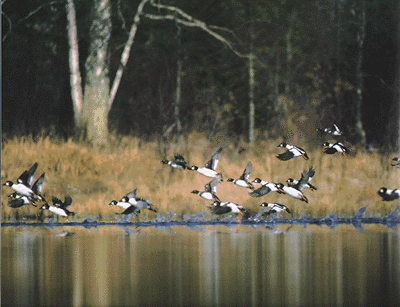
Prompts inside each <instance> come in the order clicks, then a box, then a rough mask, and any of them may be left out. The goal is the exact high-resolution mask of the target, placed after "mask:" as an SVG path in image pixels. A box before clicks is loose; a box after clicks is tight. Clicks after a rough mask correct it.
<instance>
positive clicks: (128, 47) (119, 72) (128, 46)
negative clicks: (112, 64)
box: [108, 0, 149, 110]
mask: <svg viewBox="0 0 400 307" xmlns="http://www.w3.org/2000/svg"><path fill="white" fill-rule="evenodd" d="M147 2H149V0H142V1H141V2H140V3H139V6H138V9H137V11H136V15H135V18H134V19H133V24H132V27H131V30H130V31H129V37H128V41H127V42H126V44H125V48H124V50H123V51H122V55H121V63H120V66H119V68H118V70H117V73H116V74H115V78H114V82H113V84H112V87H111V91H110V99H109V100H108V109H109V110H110V109H111V106H112V104H113V102H114V99H115V96H116V95H117V91H118V87H119V84H120V83H121V78H122V74H123V72H124V69H125V66H126V63H128V59H129V53H130V51H131V48H132V45H133V41H134V39H135V35H136V31H137V27H138V24H139V22H140V15H141V14H142V11H143V8H144V5H145V4H146V3H147Z"/></svg>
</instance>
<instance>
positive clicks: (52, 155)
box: [1, 133, 400, 221]
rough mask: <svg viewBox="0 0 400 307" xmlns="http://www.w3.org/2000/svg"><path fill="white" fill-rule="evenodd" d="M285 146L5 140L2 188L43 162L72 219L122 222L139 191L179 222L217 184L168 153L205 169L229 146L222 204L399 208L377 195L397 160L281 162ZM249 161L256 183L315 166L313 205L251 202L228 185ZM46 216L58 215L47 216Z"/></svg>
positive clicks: (313, 210)
mask: <svg viewBox="0 0 400 307" xmlns="http://www.w3.org/2000/svg"><path fill="white" fill-rule="evenodd" d="M239 144H241V145H243V144H244V143H243V142H239ZM278 144H279V141H270V142H264V143H262V144H258V145H257V146H256V147H254V148H248V149H247V150H246V151H244V152H243V153H241V154H239V153H238V150H237V148H234V147H233V145H232V142H231V141H230V140H229V139H227V138H224V137H216V138H215V139H214V140H213V141H212V143H211V142H209V141H207V140H206V138H205V137H204V136H203V135H201V134H198V133H192V134H191V135H190V136H189V137H188V139H187V141H186V142H185V144H183V145H179V146H178V145H174V144H169V145H168V147H165V145H160V144H159V143H157V142H146V143H145V142H142V141H140V140H139V139H136V138H133V137H122V138H118V139H117V138H114V139H113V141H111V142H110V146H109V147H108V148H102V149H95V148H93V147H91V146H90V145H87V144H83V143H76V142H74V141H72V140H69V141H67V142H64V141H56V140H51V139H49V138H47V137H43V138H39V139H38V140H32V138H30V137H22V138H13V139H6V140H3V145H2V161H1V179H2V183H4V182H5V181H6V180H11V181H13V180H16V178H18V176H19V175H20V174H21V173H22V172H23V171H24V170H26V169H28V168H29V167H30V166H31V165H32V164H33V163H34V162H36V161H37V162H38V163H39V167H38V169H37V171H36V174H35V178H37V177H38V176H39V175H40V174H41V173H42V172H46V179H45V187H44V196H45V197H46V198H47V200H48V201H51V196H53V195H54V196H56V197H58V198H61V199H63V198H64V196H65V195H70V196H71V197H72V199H73V204H72V207H71V211H74V212H75V214H76V216H75V217H70V218H69V220H80V219H82V218H84V217H94V218H99V219H100V218H101V219H103V220H104V219H112V220H113V219H114V220H115V218H116V217H115V213H119V212H121V211H122V210H121V209H120V208H118V207H115V206H109V205H108V204H109V203H110V201H111V200H113V199H115V200H118V199H119V198H121V197H122V196H123V195H124V194H126V193H127V192H128V191H130V190H132V189H134V188H137V189H138V194H137V195H138V196H139V197H143V198H147V199H150V200H151V201H152V203H153V204H154V205H155V206H156V207H157V208H158V210H159V213H160V214H166V213H167V212H168V211H169V210H170V209H171V210H172V211H173V212H174V213H176V215H177V217H178V218H179V217H182V216H183V215H185V214H193V213H199V212H201V211H204V210H205V209H206V208H207V206H208V205H209V202H207V201H206V200H204V199H202V198H200V197H199V196H197V195H194V194H192V193H190V192H191V191H192V190H193V189H198V190H202V189H203V187H204V184H205V183H207V182H208V181H209V180H210V179H209V178H207V177H204V176H202V175H200V174H198V173H196V172H192V171H188V170H186V171H179V170H172V169H171V168H170V167H169V166H166V165H163V164H161V163H160V161H161V160H162V159H163V158H165V157H164V155H163V152H165V153H166V158H172V157H173V155H174V153H181V154H183V155H184V157H185V158H186V159H187V160H188V161H189V164H190V165H193V164H195V165H199V166H202V165H204V163H205V162H206V161H207V160H208V159H209V158H210V157H211V155H212V154H213V153H214V152H215V150H216V149H218V148H219V147H220V146H222V147H224V151H223V153H222V156H221V160H220V162H219V165H218V167H217V169H218V170H219V171H221V172H222V173H223V175H224V179H225V181H224V182H222V183H221V184H220V185H219V186H218V196H219V197H220V199H221V200H223V201H225V200H229V201H233V202H236V203H239V204H241V205H243V206H244V207H245V208H246V209H248V210H249V211H251V212H253V213H255V212H257V211H259V210H260V204H261V202H263V201H267V202H278V203H282V204H286V205H287V206H288V207H289V208H290V209H291V210H292V211H293V212H294V216H295V217H299V216H301V215H304V214H307V215H309V216H312V217H324V216H326V215H330V214H333V213H336V214H338V215H339V216H341V217H350V216H352V215H353V214H354V212H355V211H357V209H358V208H360V207H362V206H366V205H368V210H367V214H368V215H370V216H383V215H386V214H387V213H389V212H390V211H392V210H394V209H395V208H397V207H398V203H397V202H383V201H382V200H381V199H380V197H379V196H378V195H377V191H378V190H379V189H380V188H381V187H382V186H386V187H388V188H399V180H398V176H399V172H400V170H399V169H396V168H394V167H391V166H390V163H389V162H390V159H391V158H392V157H391V156H382V155H379V154H378V153H363V152H361V151H359V152H358V153H357V155H356V156H355V157H343V156H341V155H339V154H336V155H326V154H323V153H322V148H318V149H315V150H312V151H310V150H307V152H308V155H309V156H310V160H309V161H305V160H303V159H301V158H299V159H295V160H290V161H287V162H282V161H280V160H278V159H277V158H276V157H275V156H276V154H278V153H280V152H282V149H280V148H277V145H278ZM298 145H300V144H298ZM244 147H245V146H244ZM302 147H303V146H302ZM305 149H306V148H305ZM248 161H251V162H252V163H253V171H252V174H251V179H253V178H255V177H260V178H262V179H264V180H272V181H275V182H282V183H284V182H285V180H286V179H287V178H288V177H293V178H298V177H300V174H301V172H302V170H303V169H306V168H308V167H309V166H310V165H313V166H314V168H315V169H316V174H315V176H314V178H313V181H312V183H313V184H314V185H315V186H317V187H318V190H317V191H315V192H312V191H310V190H306V191H305V194H306V195H307V197H308V199H309V203H308V204H305V203H304V202H301V201H299V200H295V199H292V198H290V197H288V196H285V195H279V194H277V193H273V194H270V195H267V196H264V197H261V198H252V197H250V196H249V195H248V192H247V191H246V190H245V189H242V188H239V187H236V186H234V185H233V184H232V183H228V182H227V181H226V179H227V178H229V177H233V178H237V177H239V176H240V175H241V174H242V172H243V169H244V168H245V166H246V164H247V162H248ZM11 192H12V190H11V189H10V188H8V187H5V186H3V187H2V203H3V204H7V195H8V194H9V193H11ZM2 208H3V210H2V217H3V221H4V220H9V219H10V218H13V217H14V215H15V212H16V211H17V210H18V213H19V214H20V215H28V216H29V215H31V216H35V215H37V214H38V212H40V209H38V208H35V207H33V206H24V207H22V208H19V209H13V208H10V207H8V206H7V205H5V206H4V205H3V206H2ZM45 215H46V216H51V215H52V214H51V213H50V214H49V213H48V212H46V214H45ZM155 217H156V214H155V213H152V212H148V213H145V214H142V215H141V216H140V217H139V219H143V218H147V219H153V218H155Z"/></svg>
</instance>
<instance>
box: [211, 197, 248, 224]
mask: <svg viewBox="0 0 400 307" xmlns="http://www.w3.org/2000/svg"><path fill="white" fill-rule="evenodd" d="M208 208H209V209H210V210H211V212H212V213H213V214H217V215H221V214H226V213H234V214H238V215H237V220H238V222H239V223H240V222H241V220H242V219H241V216H242V215H243V214H244V212H245V209H244V208H243V207H242V206H240V205H238V204H235V203H233V202H230V201H226V202H220V201H214V203H213V204H212V205H211V206H209V207H208Z"/></svg>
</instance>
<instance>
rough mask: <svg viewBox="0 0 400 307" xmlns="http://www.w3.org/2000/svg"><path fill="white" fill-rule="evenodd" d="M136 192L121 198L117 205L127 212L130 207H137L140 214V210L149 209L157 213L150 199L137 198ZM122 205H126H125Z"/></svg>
mask: <svg viewBox="0 0 400 307" xmlns="http://www.w3.org/2000/svg"><path fill="white" fill-rule="evenodd" d="M136 191H137V189H134V190H133V191H131V192H129V193H128V194H126V195H125V196H124V197H122V198H121V200H120V201H119V202H117V203H116V205H117V206H119V207H121V208H124V209H125V210H127V209H128V208H129V206H135V207H136V208H137V209H138V212H140V209H149V210H150V211H154V212H157V210H156V209H155V208H154V206H153V205H152V204H151V202H150V201H149V200H148V199H144V198H138V197H136ZM120 203H125V205H123V204H120ZM110 204H111V203H110Z"/></svg>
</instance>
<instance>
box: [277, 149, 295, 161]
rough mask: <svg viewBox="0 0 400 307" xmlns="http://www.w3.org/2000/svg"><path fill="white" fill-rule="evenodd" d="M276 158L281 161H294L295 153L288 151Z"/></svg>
mask: <svg viewBox="0 0 400 307" xmlns="http://www.w3.org/2000/svg"><path fill="white" fill-rule="evenodd" d="M276 157H277V158H278V159H279V160H282V161H288V160H290V159H293V157H294V153H293V152H291V151H289V150H287V151H285V152H284V153H281V154H279V155H277V156H276Z"/></svg>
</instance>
